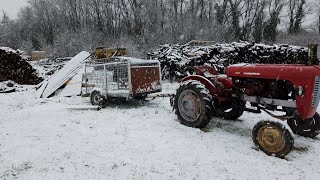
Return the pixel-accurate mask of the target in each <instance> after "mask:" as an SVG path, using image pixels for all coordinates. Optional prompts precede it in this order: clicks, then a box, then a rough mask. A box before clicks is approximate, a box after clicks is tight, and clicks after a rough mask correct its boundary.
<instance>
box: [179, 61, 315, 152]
mask: <svg viewBox="0 0 320 180" xmlns="http://www.w3.org/2000/svg"><path fill="white" fill-rule="evenodd" d="M195 74H196V75H190V76H188V77H186V78H184V79H183V80H182V83H181V85H180V87H179V89H178V90H177V93H176V96H175V99H174V109H175V110H176V114H177V116H178V119H179V120H180V122H181V123H182V124H184V125H186V126H190V127H195V128H203V127H205V126H206V125H207V124H208V123H209V121H210V120H211V118H212V117H213V116H216V117H222V118H224V119H228V120H235V119H237V118H239V117H240V116H241V115H242V114H243V112H244V111H248V112H252V113H261V112H262V111H264V112H266V113H268V114H269V115H271V116H272V117H275V118H277V119H280V120H283V121H287V124H288V125H289V127H290V128H291V129H292V132H293V133H295V134H298V135H301V136H305V137H310V138H314V137H316V136H317V135H318V134H319V133H320V116H319V114H318V113H317V112H316V110H317V106H318V104H319V99H320V66H307V65H273V64H264V65H262V64H256V65H252V64H238V65H232V66H229V67H227V68H226V75H219V74H218V73H217V72H216V70H215V69H214V68H212V67H206V66H202V67H197V68H195ZM274 111H279V112H283V113H282V115H281V116H279V115H275V114H274V113H273V112H274ZM252 136H253V142H254V144H255V145H256V146H257V147H258V148H259V149H261V150H262V151H264V152H265V153H266V154H268V155H274V156H277V157H284V156H285V155H287V154H288V153H289V152H290V151H291V150H292V148H293V143H294V141H293V138H292V136H291V134H290V132H289V131H288V130H287V129H286V127H285V126H284V125H283V124H281V123H279V122H276V121H269V120H266V121H261V122H259V123H257V124H256V125H255V126H254V128H253V131H252Z"/></svg>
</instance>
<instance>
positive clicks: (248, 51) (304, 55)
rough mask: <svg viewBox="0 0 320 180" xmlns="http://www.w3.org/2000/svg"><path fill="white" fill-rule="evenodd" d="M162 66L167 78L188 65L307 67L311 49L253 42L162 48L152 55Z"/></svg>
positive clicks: (179, 74)
mask: <svg viewBox="0 0 320 180" xmlns="http://www.w3.org/2000/svg"><path fill="white" fill-rule="evenodd" d="M148 56H149V58H150V59H158V60H159V61H160V63H161V67H162V73H163V77H164V78H172V76H183V75H184V74H185V70H186V69H187V68H185V67H187V66H196V65H203V64H209V65H216V66H217V67H218V68H219V70H220V72H221V73H223V71H224V67H226V66H228V65H229V64H238V63H263V64H306V63H307V61H308V48H305V47H299V46H291V45H284V44H283V45H265V44H257V43H249V42H239V43H231V44H215V45H210V46H191V45H189V44H186V45H180V44H175V45H168V44H167V45H162V46H160V48H159V49H157V50H156V51H154V52H152V53H149V54H148Z"/></svg>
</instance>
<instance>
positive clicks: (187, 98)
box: [178, 90, 201, 122]
mask: <svg viewBox="0 0 320 180" xmlns="http://www.w3.org/2000/svg"><path fill="white" fill-rule="evenodd" d="M178 108H179V112H180V114H181V116H182V117H183V118H184V119H185V120H186V121H188V122H194V121H196V120H197V119H198V118H199V117H200V111H201V103H200V98H199V96H198V95H197V94H196V93H195V92H194V91H192V90H185V91H184V92H182V93H181V95H180V97H179V101H178Z"/></svg>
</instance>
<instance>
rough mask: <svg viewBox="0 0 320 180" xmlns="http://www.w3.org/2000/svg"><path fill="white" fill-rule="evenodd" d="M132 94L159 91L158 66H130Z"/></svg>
mask: <svg viewBox="0 0 320 180" xmlns="http://www.w3.org/2000/svg"><path fill="white" fill-rule="evenodd" d="M131 85H132V93H133V95H137V94H146V93H151V92H158V91H161V82H160V72H159V67H143V66H142V67H139V66H138V67H131Z"/></svg>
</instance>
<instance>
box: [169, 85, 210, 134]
mask: <svg viewBox="0 0 320 180" xmlns="http://www.w3.org/2000/svg"><path fill="white" fill-rule="evenodd" d="M212 102H213V101H212V96H211V95H210V93H209V90H208V89H207V88H206V87H205V86H204V85H203V84H201V83H200V82H199V81H194V80H190V81H186V82H184V83H183V84H182V85H180V87H179V88H178V89H177V93H176V96H175V99H174V109H175V110H176V114H177V116H178V119H179V120H180V122H181V124H183V125H186V126H189V127H195V128H203V127H205V126H206V125H207V124H208V123H209V122H210V119H211V117H212V114H213V113H212V112H213V104H212Z"/></svg>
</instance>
